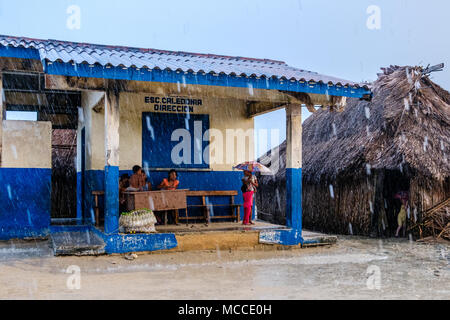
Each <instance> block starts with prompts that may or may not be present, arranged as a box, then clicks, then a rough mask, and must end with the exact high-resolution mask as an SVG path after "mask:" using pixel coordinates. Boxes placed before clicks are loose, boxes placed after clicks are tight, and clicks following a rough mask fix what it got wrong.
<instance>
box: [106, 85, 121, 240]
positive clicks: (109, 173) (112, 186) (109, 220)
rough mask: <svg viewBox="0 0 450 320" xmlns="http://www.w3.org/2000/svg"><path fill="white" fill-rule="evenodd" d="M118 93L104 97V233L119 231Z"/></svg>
mask: <svg viewBox="0 0 450 320" xmlns="http://www.w3.org/2000/svg"><path fill="white" fill-rule="evenodd" d="M119 122H120V112H119V93H118V92H117V91H114V90H107V91H106V96H105V160H106V164H105V233H106V234H113V233H118V231H119Z"/></svg>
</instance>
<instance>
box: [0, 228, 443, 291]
mask: <svg viewBox="0 0 450 320" xmlns="http://www.w3.org/2000/svg"><path fill="white" fill-rule="evenodd" d="M449 249H450V246H449V244H448V243H431V244H426V243H416V242H410V241H408V240H405V239H387V240H381V239H367V238H360V237H339V240H338V242H337V244H336V245H333V246H325V247H315V248H306V249H301V250H294V249H291V250H276V251H254V250H252V251H245V250H237V251H232V250H214V251H201V252H198V251H197V252H194V251H189V252H174V253H164V254H138V257H137V259H135V260H127V259H125V258H124V256H123V255H114V256H100V257H54V256H53V255H52V252H51V250H50V248H49V246H48V242H43V241H40V242H39V241H29V242H23V241H9V242H0V299H153V300H158V299H231V300H241V299H245V300H248V299H251V300H252V299H285V300H291V299H450V287H449V285H448V284H449V283H450V267H449V263H450V253H449ZM74 270H79V273H78V275H79V280H80V282H79V284H80V286H79V287H77V286H74V284H76V282H73V281H72V280H73V276H74V273H73V272H74Z"/></svg>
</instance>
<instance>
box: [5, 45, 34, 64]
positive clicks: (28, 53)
mask: <svg viewBox="0 0 450 320" xmlns="http://www.w3.org/2000/svg"><path fill="white" fill-rule="evenodd" d="M0 57H4V58H20V59H33V60H41V56H40V55H39V51H38V50H36V49H32V48H20V47H19V48H15V47H9V46H7V47H5V46H2V45H0Z"/></svg>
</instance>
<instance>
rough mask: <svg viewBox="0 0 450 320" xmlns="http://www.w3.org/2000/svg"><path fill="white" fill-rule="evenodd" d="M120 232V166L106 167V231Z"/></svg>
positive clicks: (107, 232)
mask: <svg viewBox="0 0 450 320" xmlns="http://www.w3.org/2000/svg"><path fill="white" fill-rule="evenodd" d="M118 232H119V167H114V166H106V167H105V233H106V234H117V233H118Z"/></svg>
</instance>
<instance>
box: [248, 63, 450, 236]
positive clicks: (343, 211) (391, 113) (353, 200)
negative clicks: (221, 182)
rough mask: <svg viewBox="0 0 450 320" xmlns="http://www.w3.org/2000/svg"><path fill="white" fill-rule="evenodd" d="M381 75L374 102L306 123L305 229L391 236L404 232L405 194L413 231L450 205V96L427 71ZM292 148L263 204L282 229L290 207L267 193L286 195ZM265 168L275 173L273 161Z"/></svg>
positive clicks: (321, 113) (267, 183)
mask: <svg viewBox="0 0 450 320" xmlns="http://www.w3.org/2000/svg"><path fill="white" fill-rule="evenodd" d="M382 70H383V73H382V74H379V77H378V79H377V80H376V81H375V82H374V83H373V85H372V91H373V99H372V101H370V102H369V101H359V100H355V99H350V100H348V102H347V106H346V108H345V110H344V111H342V112H334V111H329V110H324V109H321V110H318V111H317V112H315V113H314V114H313V115H312V116H311V117H310V118H308V119H307V120H306V121H305V123H304V126H303V225H304V227H306V228H310V229H315V230H320V231H326V232H335V233H344V234H346V233H353V234H361V235H368V234H371V233H372V234H374V233H378V234H379V235H381V234H385V235H389V234H391V231H392V229H395V228H396V227H397V225H396V213H397V212H398V206H399V203H397V202H396V200H395V199H394V194H395V193H397V192H398V191H408V192H409V199H410V201H409V202H410V208H411V209H410V212H408V216H409V224H410V225H412V224H414V223H416V222H417V221H419V220H420V217H421V213H422V212H424V211H426V210H427V209H428V208H430V207H433V206H435V205H437V204H439V203H441V202H443V201H444V200H446V199H448V198H449V197H450V183H449V180H450V178H449V177H450V162H449V159H448V157H449V155H450V94H449V93H448V92H447V91H446V90H444V89H442V88H441V87H439V86H438V85H437V84H435V83H433V82H432V81H431V80H430V77H429V75H428V74H427V73H426V72H425V71H424V69H423V68H421V67H398V66H391V67H389V68H386V69H382ZM285 148H286V147H285V143H284V144H282V145H281V146H280V150H279V153H280V156H281V159H280V164H279V170H278V172H277V174H276V175H275V176H265V177H261V178H260V179H261V184H262V185H263V187H262V189H261V190H260V191H261V192H260V193H259V196H258V197H257V201H258V202H257V203H258V214H259V216H262V217H263V218H264V217H266V218H267V219H269V220H272V221H274V222H278V223H282V222H283V221H282V220H283V211H284V203H283V199H280V203H279V204H278V200H276V201H273V200H272V202H271V203H269V202H267V201H266V200H265V198H267V197H264V193H265V192H275V194H276V191H277V190H278V189H280V188H281V189H280V190H279V194H281V195H282V194H284V192H282V191H283V190H282V188H283V187H284V184H285V178H284V173H285V170H284V168H285V167H284V163H285V161H284V159H283V158H284V156H285ZM260 161H261V162H262V163H265V164H267V165H270V162H271V156H270V153H269V154H267V155H266V156H264V157H262V158H261V159H260ZM275 198H276V197H275ZM272 199H273V197H272ZM444 210H446V212H449V211H450V210H449V208H448V207H445V208H444ZM447 217H448V215H447Z"/></svg>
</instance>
